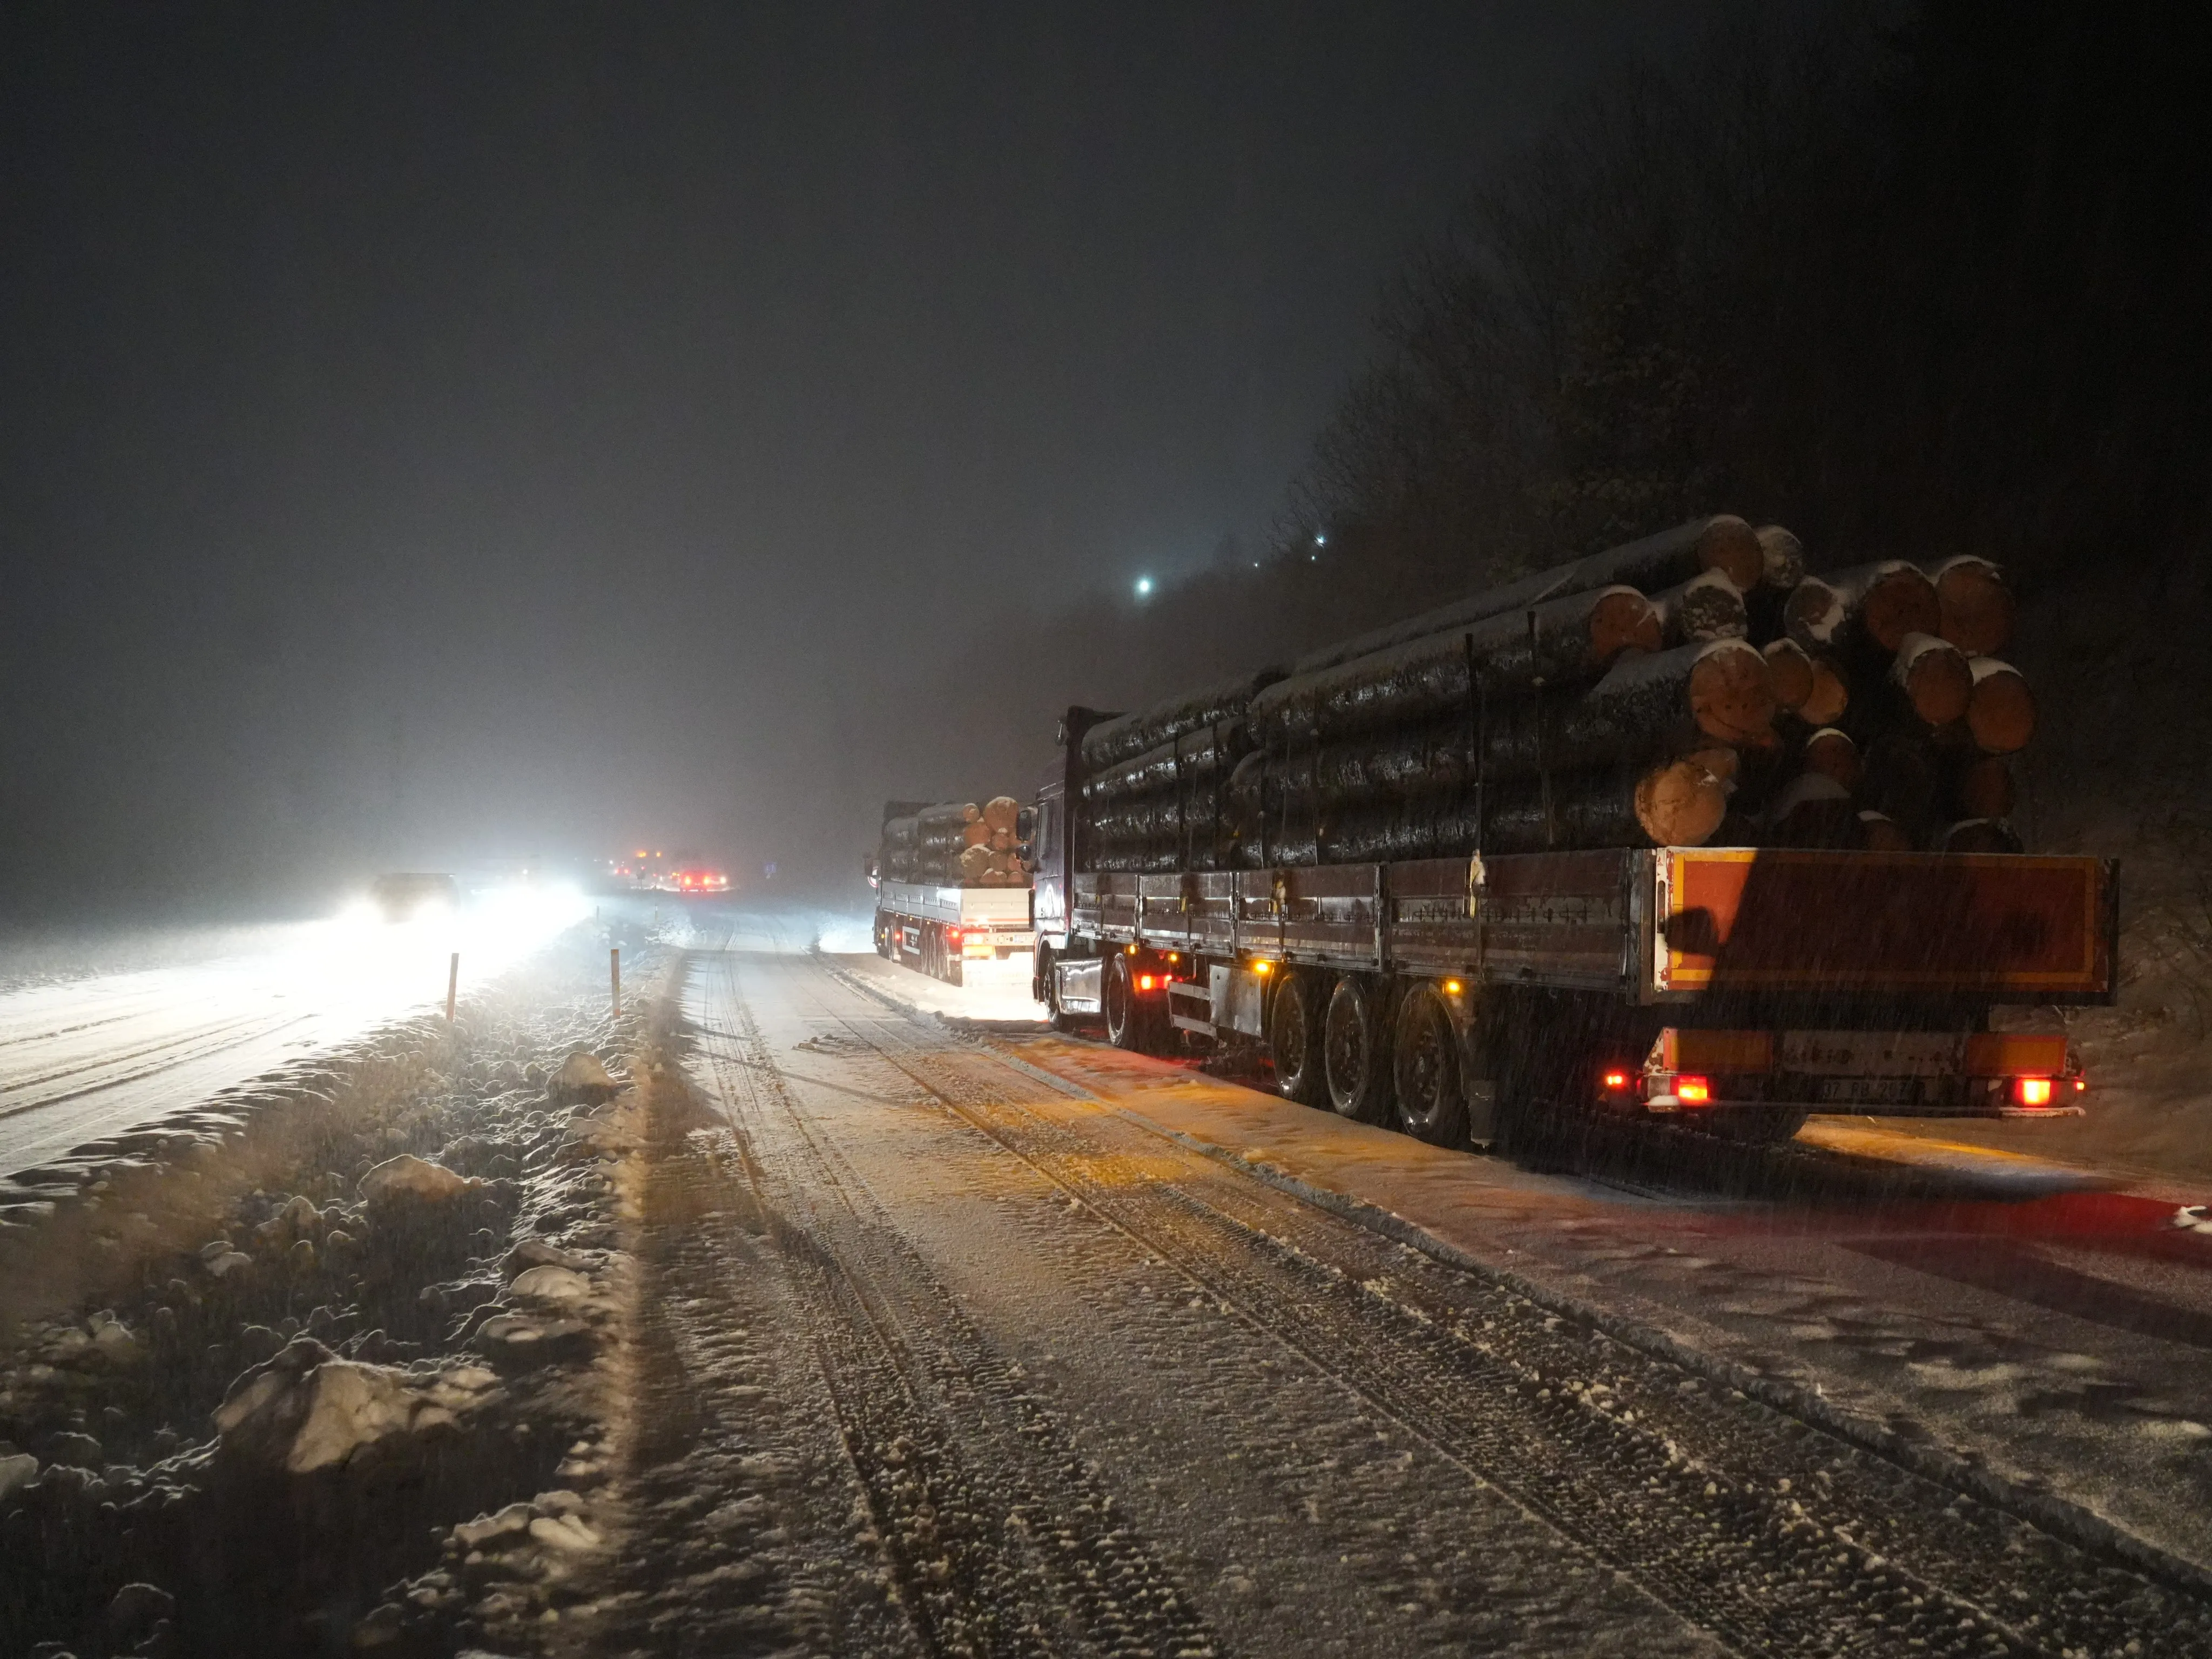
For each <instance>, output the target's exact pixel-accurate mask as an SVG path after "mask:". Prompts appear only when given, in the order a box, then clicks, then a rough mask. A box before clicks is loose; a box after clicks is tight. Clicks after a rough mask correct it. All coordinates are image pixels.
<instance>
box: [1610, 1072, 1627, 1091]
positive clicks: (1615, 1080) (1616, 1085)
mask: <svg viewBox="0 0 2212 1659" xmlns="http://www.w3.org/2000/svg"><path fill="white" fill-rule="evenodd" d="M1605 1086H1606V1087H1607V1089H1608V1090H1617V1089H1626V1087H1627V1086H1628V1073H1626V1072H1607V1073H1606V1074H1605Z"/></svg>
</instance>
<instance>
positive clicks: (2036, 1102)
mask: <svg viewBox="0 0 2212 1659" xmlns="http://www.w3.org/2000/svg"><path fill="white" fill-rule="evenodd" d="M2012 1097H2013V1098H2014V1099H2015V1100H2016V1101H2018V1102H2019V1103H2021V1105H2023V1106H2048V1105H2049V1104H2051V1079H2049V1078H2047V1077H2016V1078H2015V1079H2013V1080H2012Z"/></svg>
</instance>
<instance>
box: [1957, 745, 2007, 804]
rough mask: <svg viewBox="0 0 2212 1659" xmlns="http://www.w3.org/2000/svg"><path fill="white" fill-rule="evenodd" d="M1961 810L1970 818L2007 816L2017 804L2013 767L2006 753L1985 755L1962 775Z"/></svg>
mask: <svg viewBox="0 0 2212 1659" xmlns="http://www.w3.org/2000/svg"><path fill="white" fill-rule="evenodd" d="M1958 795H1959V810H1960V812H1962V813H1963V814H1964V815H1965V816H1966V817H1970V818H2004V817H2011V816H2012V809H2013V807H2014V806H2015V805H2016V804H2017V794H2016V792H2015V788H2014V787H2013V778H2012V766H2011V764H2010V763H2008V761H2007V760H2006V759H2005V758H2004V757H2002V755H1984V756H1983V757H1981V758H1980V759H1979V760H1977V761H1972V762H1970V763H1968V764H1967V765H1966V768H1965V769H1963V770H1962V771H1961V772H1960V774H1959V789H1958Z"/></svg>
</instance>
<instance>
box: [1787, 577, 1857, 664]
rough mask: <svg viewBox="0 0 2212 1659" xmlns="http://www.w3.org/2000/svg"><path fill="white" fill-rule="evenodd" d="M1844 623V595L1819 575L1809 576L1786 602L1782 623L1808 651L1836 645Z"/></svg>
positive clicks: (1791, 590) (1791, 591) (1792, 591)
mask: <svg viewBox="0 0 2212 1659" xmlns="http://www.w3.org/2000/svg"><path fill="white" fill-rule="evenodd" d="M1843 623H1844V596H1843V595H1842V594H1840V593H1838V592H1836V590H1835V589H1834V588H1832V587H1831V586H1828V584H1827V583H1826V582H1824V581H1822V580H1820V578H1819V577H1818V576H1808V577H1806V578H1805V580H1803V581H1802V582H1799V583H1798V584H1797V586H1795V587H1793V588H1791V589H1790V597H1789V598H1788V599H1785V600H1784V601H1783V604H1782V625H1783V627H1784V629H1787V630H1788V631H1789V635H1790V638H1791V639H1793V640H1795V641H1797V643H1798V644H1799V645H1801V646H1802V647H1805V649H1807V650H1808V651H1817V650H1819V649H1820V648H1821V647H1824V646H1828V645H1832V644H1834V643H1835V639H1836V630H1837V629H1838V628H1840V627H1842V626H1843Z"/></svg>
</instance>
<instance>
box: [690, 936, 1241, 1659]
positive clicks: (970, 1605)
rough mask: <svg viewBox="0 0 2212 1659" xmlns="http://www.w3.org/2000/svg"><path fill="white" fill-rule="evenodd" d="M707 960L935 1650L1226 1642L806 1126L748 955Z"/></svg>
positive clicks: (760, 1143) (760, 1174)
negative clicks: (748, 1000) (754, 986)
mask: <svg viewBox="0 0 2212 1659" xmlns="http://www.w3.org/2000/svg"><path fill="white" fill-rule="evenodd" d="M695 962H696V963H697V964H698V965H700V966H702V967H704V968H705V969H707V972H706V974H705V975H702V980H703V983H702V998H701V1000H702V1004H703V1005H704V1006H705V1008H706V1010H707V1012H708V1018H706V1019H705V1020H704V1021H702V1027H703V1030H702V1048H701V1052H702V1054H703V1055H704V1056H705V1057H706V1059H707V1061H708V1066H709V1067H710V1069H711V1070H712V1072H713V1073H714V1079H715V1082H716V1085H717V1089H716V1093H717V1096H718V1100H719V1103H720V1105H721V1107H722V1109H723V1110H724V1111H725V1113H726V1117H727V1120H728V1121H729V1125H730V1127H731V1130H732V1134H733V1135H734V1136H735V1138H736V1139H737V1141H738V1146H739V1149H740V1153H741V1156H742V1158H743V1160H744V1168H745V1172H746V1176H747V1180H748V1182H750V1185H751V1187H752V1188H753V1191H754V1193H755V1194H756V1196H757V1200H758V1201H759V1202H760V1204H761V1205H762V1207H763V1211H764V1212H765V1213H766V1214H767V1215H768V1216H769V1218H770V1226H771V1231H772V1232H773V1235H774V1237H775V1239H776V1242H777V1243H778V1245H779V1247H780V1249H781V1251H782V1253H783V1255H784V1258H785V1261H786V1262H787V1267H788V1269H789V1271H790V1273H791V1274H792V1278H793V1284H794V1285H795V1286H796V1287H798V1288H799V1293H800V1297H801V1299H802V1301H803V1302H804V1303H805V1306H806V1309H807V1318H806V1323H807V1326H808V1330H809V1334H810V1336H811V1340H812V1341H813V1342H814V1345H815V1348H816V1352H817V1358H818V1359H819V1362H820V1364H821V1368H822V1372H823V1376H824V1378H825V1380H826V1381H827V1383H828V1385H829V1391H830V1395H831V1397H832V1399H833V1401H834V1402H835V1407H836V1412H837V1414H838V1417H839V1419H840V1424H841V1427H842V1431H843V1434H844V1440H845V1445H846V1449H847V1451H848V1455H849V1456H850V1457H851V1459H852V1462H853V1465H854V1470H855V1471H856V1473H857V1474H858V1475H859V1477H860V1482H861V1484H862V1486H863V1488H864V1489H865V1491H866V1493H867V1495H868V1503H869V1507H870V1512H871V1517H872V1521H873V1523H874V1529H875V1531H876V1533H877V1534H878V1538H879V1539H880V1541H881V1544H882V1547H883V1549H884V1553H885V1556H886V1558H887V1559H888V1560H889V1561H890V1566H891V1571H892V1573H893V1576H894V1580H895V1582H896V1584H897V1587H898V1589H899V1593H900V1597H901V1600H902V1602H903V1604H904V1605H905V1607H907V1609H908V1613H909V1615H910V1616H911V1617H912V1618H913V1620H914V1621H915V1630H916V1634H917V1635H918V1636H919V1637H920V1638H921V1640H922V1641H923V1643H924V1644H925V1645H926V1647H927V1649H928V1650H929V1651H931V1652H932V1653H936V1654H948V1655H950V1654H977V1655H1000V1654H1003V1655H1009V1656H1020V1655H1029V1654H1043V1653H1050V1652H1057V1651H1064V1650H1070V1649H1073V1650H1079V1651H1081V1650H1089V1651H1096V1652H1100V1653H1104V1654H1111V1655H1132V1656H1134V1655H1158V1656H1178V1659H1200V1656H1206V1655H1210V1654H1213V1653H1215V1652H1217V1651H1218V1642H1217V1640H1216V1638H1214V1636H1213V1634H1212V1632H1211V1631H1210V1630H1209V1628H1208V1626H1207V1625H1206V1620H1204V1619H1203V1617H1202V1616H1201V1615H1200V1613H1199V1612H1198V1611H1197V1609H1196V1607H1194V1604H1193V1603H1192V1601H1191V1600H1190V1598H1189V1596H1188V1593H1187V1592H1186V1591H1185V1590H1184V1589H1182V1586H1181V1585H1179V1584H1178V1583H1176V1579H1175V1577H1174V1576H1173V1575H1172V1573H1171V1572H1170V1571H1169V1570H1168V1569H1167V1568H1166V1566H1165V1565H1164V1563H1163V1562H1162V1561H1161V1559H1159V1557H1158V1553H1157V1552H1155V1551H1154V1550H1153V1549H1152V1547H1150V1546H1149V1545H1148V1544H1147V1543H1146V1541H1145V1540H1144V1539H1142V1538H1141V1537H1140V1536H1139V1535H1138V1534H1137V1532H1136V1531H1135V1529H1134V1528H1133V1527H1132V1526H1131V1525H1130V1524H1129V1522H1128V1521H1127V1518H1126V1517H1125V1516H1121V1514H1120V1513H1119V1507H1118V1504H1116V1501H1115V1498H1114V1497H1113V1495H1112V1494H1111V1493H1110V1492H1107V1491H1106V1490H1105V1489H1104V1488H1103V1486H1100V1485H1099V1484H1098V1482H1097V1480H1096V1478H1095V1476H1094V1474H1093V1473H1092V1472H1091V1469H1090V1468H1089V1467H1088V1465H1087V1464H1086V1463H1085V1460H1084V1459H1083V1458H1082V1457H1081V1456H1080V1455H1079V1454H1078V1453H1077V1451H1076V1449H1074V1447H1073V1444H1072V1443H1070V1442H1069V1441H1068V1439H1067V1437H1066V1433H1065V1431H1064V1430H1063V1428H1062V1427H1061V1425H1060V1422H1059V1420H1058V1419H1057V1417H1056V1415H1055V1414H1054V1413H1052V1412H1051V1411H1050V1410H1048V1408H1047V1407H1045V1405H1044V1404H1043V1402H1042V1401H1041V1400H1040V1399H1039V1398H1038V1397H1037V1395H1036V1393H1035V1391H1034V1390H1033V1389H1030V1387H1028V1386H1027V1385H1026V1384H1025V1383H1024V1380H1023V1379H1022V1377H1021V1375H1020V1373H1019V1371H1018V1368H1016V1367H1014V1366H1013V1365H1012V1364H1011V1363H1010V1362H1009V1361H1008V1360H1007V1359H1006V1357H1005V1356H1003V1355H1001V1354H1000V1353H999V1352H996V1351H995V1350H994V1348H993V1347H992V1346H991V1345H990V1344H989V1343H988V1342H987V1340H985V1339H984V1338H983V1337H982V1336H981V1334H980V1332H978V1331H977V1330H976V1329H975V1327H974V1325H973V1324H972V1322H970V1321H969V1319H968V1317H967V1316H965V1315H964V1314H963V1312H962V1310H960V1308H959V1307H958V1305H957V1303H955V1302H954V1300H953V1299H952V1297H951V1296H950V1295H949V1294H948V1293H947V1291H945V1287H944V1286H943V1285H941V1284H939V1282H937V1280H936V1279H934V1278H933V1275H932V1274H931V1273H930V1272H929V1270H928V1268H927V1266H926V1265H925V1264H924V1263H923V1261H922V1260H921V1256H920V1255H919V1254H918V1253H917V1252H916V1251H915V1249H913V1247H912V1245H911V1244H910V1243H908V1242H907V1241H906V1240H905V1239H904V1238H903V1237H902V1236H901V1235H900V1234H899V1232H898V1230H897V1227H896V1223H895V1222H894V1221H893V1220H892V1218H890V1215H889V1213H888V1212H886V1211H885V1210H884V1207H883V1206H881V1205H880V1204H879V1203H878V1202H877V1201H876V1200H875V1199H874V1197H873V1196H872V1194H870V1193H869V1192H868V1190H867V1188H866V1185H865V1183H864V1182H860V1180H859V1179H858V1177H857V1176H855V1175H854V1172H853V1170H851V1169H850V1167H849V1165H848V1164H847V1163H846V1162H845V1160H844V1159H843V1158H842V1155H840V1154H839V1153H838V1152H837V1151H836V1148H835V1147H834V1146H831V1145H830V1144H829V1142H828V1141H827V1140H826V1139H823V1137H822V1136H821V1135H820V1134H819V1133H817V1131H816V1130H815V1128H814V1127H813V1126H812V1125H811V1123H810V1122H809V1121H808V1115H807V1113H806V1110H805V1107H804V1105H803V1104H802V1103H801V1102H800V1100H799V1097H798V1095H797V1094H796V1093H795V1092H794V1091H793V1089H792V1088H791V1087H790V1086H789V1084H788V1081H787V1079H786V1078H785V1076H784V1074H783V1073H782V1071H781V1067H780V1066H778V1064H777V1062H776V1060H775V1054H774V1052H773V1050H772V1048H771V1047H770V1045H769V1043H768V1042H767V1041H766V1040H765V1039H764V1038H763V1035H762V1033H761V1030H760V1028H759V1025H758V1024H757V1021H756V1020H755V1018H753V1015H752V1012H751V1011H750V1008H748V1007H747V1006H746V1004H745V1001H744V995H743V993H742V990H741V988H740V987H739V985H738V968H737V963H736V959H735V958H733V957H729V956H726V955H725V956H722V957H719V958H716V959H711V960H709V959H698V958H695Z"/></svg>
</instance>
